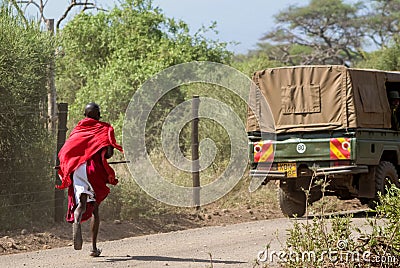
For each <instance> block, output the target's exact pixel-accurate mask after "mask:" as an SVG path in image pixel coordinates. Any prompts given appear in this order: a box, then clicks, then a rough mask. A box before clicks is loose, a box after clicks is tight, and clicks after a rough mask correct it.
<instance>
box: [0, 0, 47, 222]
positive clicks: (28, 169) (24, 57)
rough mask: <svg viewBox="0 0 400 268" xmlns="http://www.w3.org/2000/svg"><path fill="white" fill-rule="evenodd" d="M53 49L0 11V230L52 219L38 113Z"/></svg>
mask: <svg viewBox="0 0 400 268" xmlns="http://www.w3.org/2000/svg"><path fill="white" fill-rule="evenodd" d="M53 48H54V46H53V40H52V39H51V38H50V37H49V35H47V34H45V33H43V32H41V31H40V29H39V27H38V26H37V24H35V23H27V22H25V21H24V20H21V19H19V18H18V17H15V16H14V15H13V14H12V13H11V11H10V10H9V9H8V8H7V7H4V6H0V96H1V102H0V152H1V155H0V175H1V176H0V229H8V228H11V227H12V228H15V227H19V226H24V225H26V224H28V223H31V222H43V221H49V220H50V221H51V220H52V218H51V217H49V215H51V214H52V213H53V205H54V200H53V198H54V182H52V181H51V169H50V159H51V155H52V152H53V151H52V150H53V148H54V146H53V145H54V144H53V143H52V140H51V139H50V137H49V135H48V134H47V131H46V129H45V126H46V125H45V122H46V119H45V117H44V116H45V115H44V111H45V109H47V108H46V94H47V89H46V78H47V75H48V63H49V61H50V60H51V59H52V57H53V54H52V51H53ZM37 215H41V217H38V216H37Z"/></svg>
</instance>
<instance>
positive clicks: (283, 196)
mask: <svg viewBox="0 0 400 268" xmlns="http://www.w3.org/2000/svg"><path fill="white" fill-rule="evenodd" d="M279 206H280V208H281V211H282V213H283V214H284V215H286V216H289V217H290V218H293V217H301V216H303V215H304V213H306V194H305V193H304V192H303V191H295V192H292V191H284V190H282V188H279Z"/></svg>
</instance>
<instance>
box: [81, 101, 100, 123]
mask: <svg viewBox="0 0 400 268" xmlns="http://www.w3.org/2000/svg"><path fill="white" fill-rule="evenodd" d="M84 115H85V116H86V117H89V118H92V119H96V120H99V119H100V118H101V116H100V106H99V105H98V104H97V103H94V102H90V103H88V104H86V106H85V114H84Z"/></svg>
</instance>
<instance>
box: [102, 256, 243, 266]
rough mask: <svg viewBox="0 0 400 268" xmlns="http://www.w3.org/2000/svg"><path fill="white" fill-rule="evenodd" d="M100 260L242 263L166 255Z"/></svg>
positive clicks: (238, 262)
mask: <svg viewBox="0 0 400 268" xmlns="http://www.w3.org/2000/svg"><path fill="white" fill-rule="evenodd" d="M103 258H105V259H104V260H101V262H123V261H158V262H199V263H210V264H212V263H222V264H242V263H246V262H243V261H224V260H211V259H194V258H177V257H167V256H116V257H103Z"/></svg>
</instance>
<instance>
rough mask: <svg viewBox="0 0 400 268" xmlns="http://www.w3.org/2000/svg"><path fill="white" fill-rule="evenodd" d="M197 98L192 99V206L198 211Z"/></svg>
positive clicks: (198, 102) (198, 101) (198, 100)
mask: <svg viewBox="0 0 400 268" xmlns="http://www.w3.org/2000/svg"><path fill="white" fill-rule="evenodd" d="M199 104H200V99H199V96H193V99H192V116H193V120H192V180H193V204H194V205H195V206H196V209H197V210H199V209H200V171H199V170H200V163H199Z"/></svg>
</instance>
